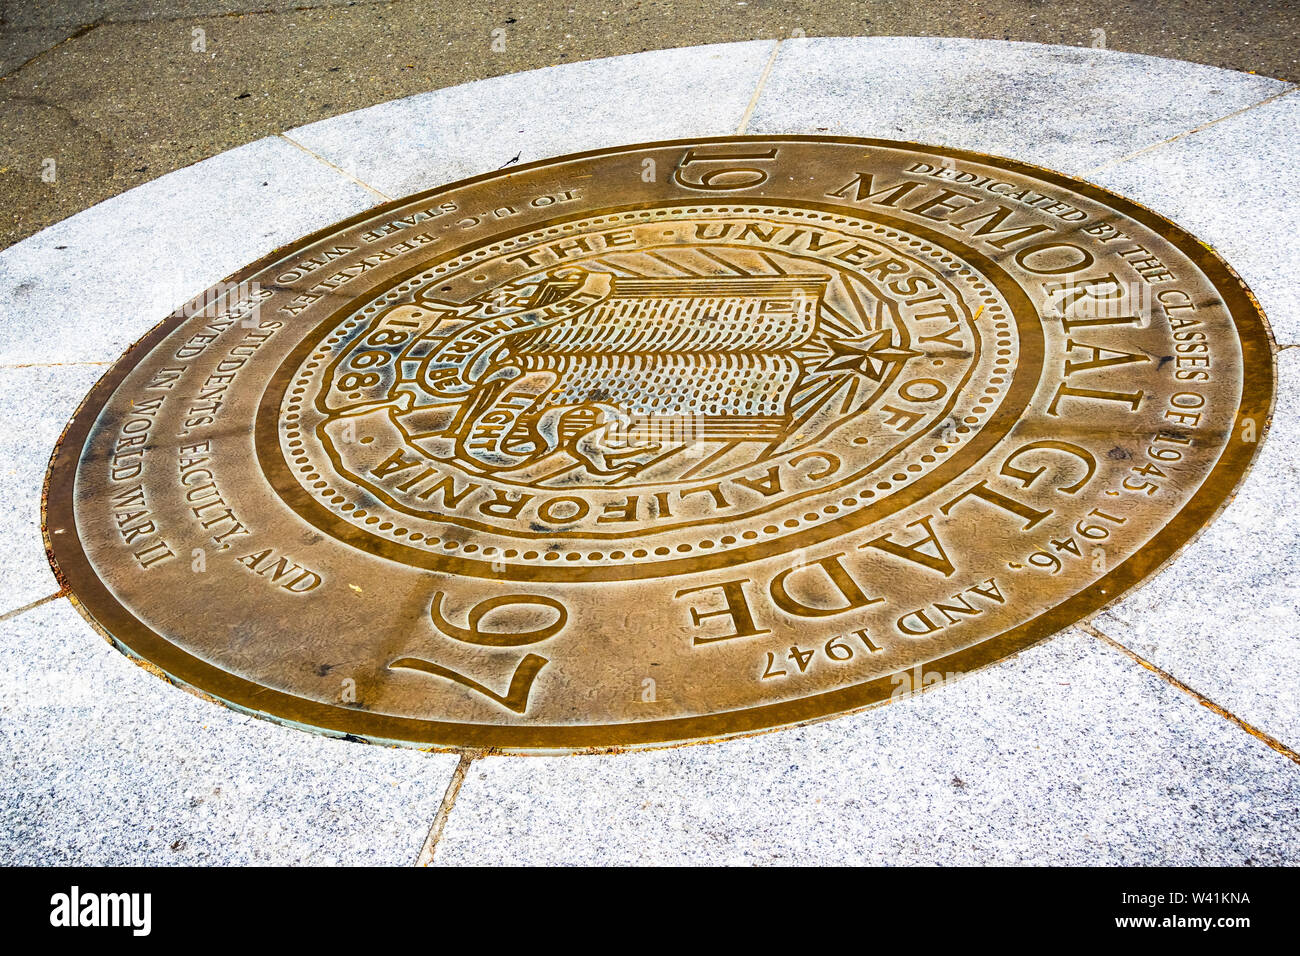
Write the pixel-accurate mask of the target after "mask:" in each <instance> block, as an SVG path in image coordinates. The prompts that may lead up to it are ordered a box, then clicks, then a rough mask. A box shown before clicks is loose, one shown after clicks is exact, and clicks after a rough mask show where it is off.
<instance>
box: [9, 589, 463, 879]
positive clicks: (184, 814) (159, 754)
mask: <svg viewBox="0 0 1300 956" xmlns="http://www.w3.org/2000/svg"><path fill="white" fill-rule="evenodd" d="M455 765H456V758H455V757H454V756H449V755H446V754H425V753H420V752H419V751H415V750H402V749H389V748H382V747H374V746H367V745H364V744H359V743H352V742H349V741H346V740H333V739H328V738H326V737H322V736H320V735H317V734H309V733H303V732H302V731H299V730H294V729H292V728H289V727H281V726H279V725H276V724H272V723H270V722H269V721H265V720H259V719H257V718H254V717H249V716H246V715H242V714H238V713H236V712H235V711H232V710H229V709H227V708H225V707H222V706H219V705H217V704H214V703H211V702H209V701H206V700H203V699H201V698H199V697H196V696H193V695H192V694H189V693H187V692H185V691H183V690H181V689H180V688H177V687H171V686H168V685H167V684H165V683H164V682H163V681H162V680H161V679H160V678H158V677H155V676H154V675H153V674H151V673H149V672H147V671H145V670H144V669H143V668H141V667H138V666H136V665H135V664H134V663H132V662H131V661H130V660H128V659H127V657H126V656H125V655H123V654H121V653H119V652H118V651H116V650H115V649H113V648H112V647H111V646H110V645H109V644H108V642H107V641H105V640H104V639H103V638H101V637H99V636H98V635H96V634H95V633H94V632H93V631H92V630H91V628H90V626H89V625H88V624H87V623H86V622H85V621H84V620H83V619H82V617H81V615H80V614H78V613H77V612H76V610H74V609H73V607H72V606H71V605H70V604H69V603H68V601H66V600H59V601H56V602H53V603H51V604H46V605H43V606H41V607H39V608H36V609H35V610H32V611H29V612H27V613H26V614H23V615H21V616H20V617H17V618H14V619H11V620H9V621H7V622H5V623H3V624H0V863H3V864H4V865H15V864H22V863H27V864H35V863H40V864H65V865H69V864H85V865H92V866H94V865H109V864H112V865H165V864H172V863H175V864H207V863H222V864H271V865H283V864H312V865H328V866H336V865H356V864H363V863H369V864H386V865H400V864H409V863H411V862H412V861H414V860H415V858H416V856H417V854H418V853H419V851H420V847H421V845H422V844H423V842H424V839H425V836H426V834H427V832H428V829H429V821H430V820H431V819H432V818H433V816H434V814H435V813H436V812H437V809H438V805H439V803H440V802H441V800H442V796H443V793H444V791H445V790H446V786H447V781H448V779H449V778H450V776H451V772H452V769H453V768H454V767H455Z"/></svg>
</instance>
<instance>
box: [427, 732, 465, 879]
mask: <svg viewBox="0 0 1300 956" xmlns="http://www.w3.org/2000/svg"><path fill="white" fill-rule="evenodd" d="M478 756H479V755H478V754H477V753H463V754H461V755H460V762H459V763H458V764H456V769H455V770H453V771H452V774H451V779H450V780H448V781H447V789H446V791H444V792H443V795H442V804H441V805H440V806H439V807H438V812H437V813H436V814H434V816H433V823H432V824H431V825H430V826H429V835H428V836H427V837H425V840H424V846H422V847H421V848H420V853H419V856H417V857H416V858H415V865H416V866H428V865H429V864H431V863H432V862H433V854H434V853H435V852H436V851H437V849H438V841H439V840H441V839H442V832H443V830H445V829H446V827H447V820H448V818H449V817H450V816H451V811H452V808H453V807H455V806H456V798H457V797H458V796H459V795H460V788H461V786H462V785H463V784H464V783H465V777H466V776H468V775H469V768H470V765H471V764H473V763H474V761H475V760H476V759H478Z"/></svg>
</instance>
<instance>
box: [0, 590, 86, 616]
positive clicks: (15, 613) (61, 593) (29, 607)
mask: <svg viewBox="0 0 1300 956" xmlns="http://www.w3.org/2000/svg"><path fill="white" fill-rule="evenodd" d="M69 593H70V592H69V591H68V589H67V588H64V589H63V590H62V591H55V592H54V593H53V594H47V595H46V596H45V597H43V598H37V599H36V600H35V601H32V602H31V603H30V604H24V605H23V606H22V607H16V608H14V609H13V610H12V611H6V612H5V613H3V614H0V623H3V622H4V621H8V620H11V619H13V618H15V617H17V616H18V615H19V614H26V613H27V612H28V611H33V610H35V609H36V608H38V607H40V606H41V605H42V604H49V603H50V602H51V601H54V600H57V599H58V598H61V597H67V595H68V594H69Z"/></svg>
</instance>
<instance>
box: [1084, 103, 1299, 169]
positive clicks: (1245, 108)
mask: <svg viewBox="0 0 1300 956" xmlns="http://www.w3.org/2000/svg"><path fill="white" fill-rule="evenodd" d="M1297 90H1300V86H1295V85H1292V86H1290V87H1289V88H1287V89H1285V90H1283V91H1282V92H1280V93H1274V94H1273V95H1272V96H1268V97H1265V98H1264V99H1262V100H1260V101H1259V102H1258V103H1251V104H1250V105H1249V106H1243V107H1242V108H1241V109H1238V110H1233V111H1232V112H1231V113H1226V114H1224V115H1223V116H1220V117H1218V118H1217V119H1212V120H1207V121H1206V122H1204V123H1201V124H1200V125H1199V126H1193V127H1192V128H1191V129H1187V130H1183V131H1182V132H1181V133H1175V134H1174V135H1173V136H1170V137H1169V138H1168V139H1162V140H1161V141H1160V142H1158V143H1152V144H1151V145H1150V146H1143V147H1142V148H1141V149H1138V150H1134V151H1133V152H1131V153H1127V154H1125V155H1124V156H1119V157H1117V158H1115V159H1108V160H1106V162H1104V163H1102V164H1101V165H1100V166H1094V167H1092V168H1091V169H1089V170H1087V171H1086V172H1084V173H1082V174H1081V177H1082V178H1085V179H1086V178H1087V177H1089V176H1091V175H1093V174H1094V173H1099V172H1101V171H1102V170H1105V169H1110V168H1111V167H1112V166H1118V165H1119V164H1120V163H1126V162H1128V161H1129V160H1130V159H1135V158H1137V157H1138V156H1143V155H1145V154H1147V153H1149V152H1151V151H1152V150H1156V149H1160V148H1161V147H1162V146H1168V145H1169V144H1170V143H1175V142H1177V141H1178V140H1180V139H1184V138H1186V137H1188V136H1191V135H1192V134H1193V133H1199V132H1200V131H1201V130H1203V129H1209V128H1210V127H1211V126H1214V125H1216V124H1218V123H1222V122H1223V121H1224V120H1230V119H1232V118H1233V117H1235V116H1240V115H1241V114H1242V113H1248V112H1250V111H1251V110H1253V109H1255V108H1256V107H1260V106H1265V105H1267V104H1269V103H1272V102H1273V101H1274V100H1280V99H1282V97H1284V96H1290V95H1291V94H1292V93H1295V92H1296V91H1297Z"/></svg>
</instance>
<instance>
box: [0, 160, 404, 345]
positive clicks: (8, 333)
mask: <svg viewBox="0 0 1300 956" xmlns="http://www.w3.org/2000/svg"><path fill="white" fill-rule="evenodd" d="M379 201H380V197H379V196H377V195H376V194H374V193H373V192H371V191H368V190H366V189H364V188H362V187H361V186H359V185H357V184H356V183H354V182H352V181H350V180H349V179H348V178H347V177H345V176H344V175H342V174H341V173H339V172H338V171H336V170H332V169H330V168H329V167H328V166H326V165H324V164H322V163H321V162H319V161H318V160H316V159H313V158H312V157H311V156H308V155H307V154H306V153H304V152H303V151H302V150H301V149H300V148H298V147H296V146H294V145H293V144H292V143H289V142H286V141H285V140H284V139H281V138H279V137H268V138H267V139H262V140H258V141H257V142H255V143H249V144H248V145H247V146H241V147H239V148H238V149H232V150H231V151H230V152H227V153H222V154H221V155H220V156H214V157H212V158H211V159H207V160H204V161H203V162H201V163H197V164H195V165H194V166H189V167H187V168H185V169H179V170H177V171H176V172H174V173H169V174H167V175H166V176H163V177H161V178H159V179H155V180H154V181H153V182H151V183H146V184H145V185H143V186H139V187H137V188H136V189H133V190H131V191H130V192H126V193H123V194H122V195H120V196H115V197H113V198H112V199H109V200H106V201H105V202H102V203H100V204H99V205H97V206H92V207H91V208H90V209H87V210H86V211H85V212H81V213H78V214H77V215H75V216H73V217H71V218H69V219H65V220H64V221H63V222H61V223H58V224H57V225H54V226H51V227H50V228H49V229H46V230H44V231H43V232H40V233H37V234H36V235H35V236H32V237H31V238H30V239H26V240H24V241H23V242H20V243H18V244H17V245H14V246H10V247H9V248H8V249H6V250H5V251H4V252H3V253H0V317H3V320H2V321H0V366H2V365H28V364H42V363H50V362H60V363H70V362H102V361H107V362H111V361H113V360H114V359H116V358H117V357H118V355H120V354H121V353H122V352H124V351H125V350H126V348H127V346H129V345H130V344H131V343H132V342H134V341H136V340H137V339H138V338H140V336H142V335H143V334H144V333H145V332H147V331H149V329H151V328H152V327H153V326H154V325H156V324H157V323H158V322H159V321H161V320H162V319H163V318H165V317H166V316H167V314H168V313H170V312H171V311H172V310H174V309H176V308H179V307H180V306H182V305H184V304H185V303H186V302H187V301H189V299H190V298H192V297H193V296H195V295H197V294H198V293H200V292H202V291H203V290H204V289H206V288H208V287H209V286H211V285H214V284H216V283H217V282H220V281H221V280H222V279H224V278H225V277H226V276H228V275H230V274H231V273H233V272H235V271H236V270H237V269H239V268H240V267H241V266H245V265H247V264H248V263H250V262H252V261H254V260H256V259H258V258H260V257H261V256H263V255H265V254H266V253H268V252H271V251H272V250H273V249H275V248H276V247H278V246H282V245H285V244H287V243H289V242H292V241H293V240H294V239H297V238H298V237H300V236H303V235H306V234H307V233H309V232H312V231H314V230H316V229H319V228H321V227H322V226H327V225H329V224H330V223H333V222H336V221H337V220H339V219H345V218H347V217H348V216H350V215H352V214H353V213H357V212H360V211H361V210H363V209H365V208H367V207H369V206H372V205H374V204H375V203H377V202H379Z"/></svg>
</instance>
